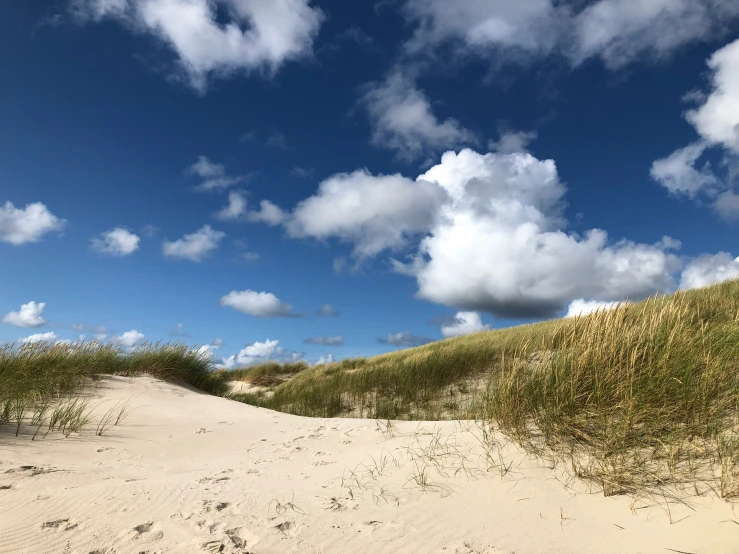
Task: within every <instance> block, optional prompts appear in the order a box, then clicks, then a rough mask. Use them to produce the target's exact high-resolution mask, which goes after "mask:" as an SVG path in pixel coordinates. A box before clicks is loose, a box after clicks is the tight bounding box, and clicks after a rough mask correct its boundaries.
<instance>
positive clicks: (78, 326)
mask: <svg viewBox="0 0 739 554" xmlns="http://www.w3.org/2000/svg"><path fill="white" fill-rule="evenodd" d="M70 327H71V328H72V329H73V330H74V331H77V332H78V333H82V332H89V333H99V334H100V333H105V332H106V331H107V329H106V328H105V327H104V326H102V325H84V324H82V323H73V324H72V325H70Z"/></svg>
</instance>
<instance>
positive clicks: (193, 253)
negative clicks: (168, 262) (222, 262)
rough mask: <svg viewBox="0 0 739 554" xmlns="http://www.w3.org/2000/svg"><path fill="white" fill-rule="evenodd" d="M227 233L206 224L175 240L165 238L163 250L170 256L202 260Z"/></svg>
mask: <svg viewBox="0 0 739 554" xmlns="http://www.w3.org/2000/svg"><path fill="white" fill-rule="evenodd" d="M225 236H226V233H223V232H221V231H215V230H213V229H211V227H210V225H204V226H203V227H201V228H200V229H198V230H197V231H195V232H194V233H191V234H189V235H184V236H183V237H182V238H181V239H178V240H175V241H168V240H165V241H164V242H163V243H162V252H163V254H164V255H165V256H167V257H169V258H183V259H186V260H191V261H193V262H201V261H203V259H204V258H205V257H206V256H207V255H208V254H209V253H210V252H212V251H213V250H215V249H216V248H218V243H219V242H220V241H221V239H223V237H225Z"/></svg>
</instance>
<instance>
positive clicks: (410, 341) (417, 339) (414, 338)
mask: <svg viewBox="0 0 739 554" xmlns="http://www.w3.org/2000/svg"><path fill="white" fill-rule="evenodd" d="M433 341H434V339H430V338H428V337H422V336H420V335H414V334H413V333H411V332H410V331H401V332H400V333H388V334H387V338H379V339H377V342H379V343H380V344H391V345H393V346H421V345H422V344H427V343H429V342H433Z"/></svg>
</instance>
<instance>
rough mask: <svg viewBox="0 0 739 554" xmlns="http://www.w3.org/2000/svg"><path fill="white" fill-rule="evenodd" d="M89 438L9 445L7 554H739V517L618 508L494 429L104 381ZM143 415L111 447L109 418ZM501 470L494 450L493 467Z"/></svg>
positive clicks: (3, 444) (1, 533)
mask: <svg viewBox="0 0 739 554" xmlns="http://www.w3.org/2000/svg"><path fill="white" fill-rule="evenodd" d="M93 395H94V399H93V404H94V405H95V406H96V409H95V412H94V415H93V419H92V422H93V424H92V425H91V426H90V427H88V428H87V429H85V430H83V432H82V433H81V435H79V436H75V435H72V436H71V437H70V438H67V439H64V438H60V437H59V436H58V434H50V435H49V436H48V437H47V438H46V439H44V440H42V441H39V440H36V441H31V440H30V437H19V438H16V437H15V436H12V435H11V434H9V431H8V432H7V433H6V434H3V435H0V552H3V553H6V552H7V553H28V554H38V553H44V552H48V553H59V552H68V553H84V554H91V553H93V552H94V553H107V554H112V553H120V554H123V553H128V552H132V553H140V552H147V553H150V554H153V553H164V552H227V553H237V552H238V553H247V552H250V553H253V554H267V553H293V552H294V553H298V552H300V553H318V552H321V553H346V552H351V553H353V554H359V553H363V552H367V553H377V552H393V553H397V552H402V553H405V552H408V553H411V552H418V553H431V552H438V553H440V554H441V553H445V554H446V553H449V554H457V553H463V554H472V553H486V554H490V553H513V552H515V553H517V554H523V553H540V552H547V553H584V552H601V553H637V552H644V553H647V552H649V553H651V552H669V551H670V550H672V551H682V552H695V553H708V552H711V553H727V554H728V553H735V552H737V548H739V523H738V522H739V516H737V515H735V514H734V513H733V511H732V507H733V505H732V504H730V503H727V502H725V501H723V500H720V499H717V498H716V497H715V496H713V495H712V494H705V495H702V496H699V497H694V498H689V499H686V500H685V503H667V502H666V501H665V500H662V501H660V500H659V499H656V500H655V499H637V500H636V501H634V499H632V498H628V497H624V496H618V497H608V498H606V497H603V496H602V495H601V494H590V493H588V490H587V487H586V485H585V484H584V483H581V482H578V481H576V480H575V481H572V480H570V481H567V480H566V479H565V477H564V476H563V474H561V473H559V472H558V470H554V469H551V468H549V467H542V465H541V463H537V462H536V461H535V460H533V459H530V458H527V457H526V456H524V455H523V454H521V453H520V452H519V451H518V450H517V449H516V448H515V447H514V446H513V445H511V444H508V443H505V442H503V441H502V439H500V440H501V445H502V447H501V454H502V458H497V456H498V454H497V453H496V454H495V456H496V459H495V460H488V461H486V459H485V456H484V453H485V450H484V448H483V447H482V446H481V443H480V442H479V440H478V439H480V437H481V429H480V428H478V427H475V426H474V425H469V424H460V423H455V422H452V421H447V422H439V423H435V422H429V423H420V424H419V423H417V422H397V423H394V424H392V425H391V426H390V427H387V425H386V424H378V422H376V421H373V420H357V419H311V418H304V417H296V416H290V415H286V414H283V413H277V412H272V411H269V410H265V409H261V408H255V407H252V406H248V405H244V404H241V403H238V402H233V401H230V400H226V399H223V398H217V397H213V396H209V395H206V394H201V393H199V392H197V391H194V390H189V389H186V388H183V387H179V386H177V385H173V384H170V383H166V382H163V381H159V380H156V379H154V378H152V377H148V376H141V377H135V378H123V377H105V378H104V379H103V382H102V384H101V385H100V386H99V387H98V388H97V389H96V390H95V391H94V393H93ZM127 399H132V401H131V406H132V407H134V408H135V409H134V410H133V411H132V412H131V413H130V415H129V416H128V418H127V419H126V420H125V421H124V422H123V423H122V424H121V425H119V426H116V427H113V428H111V429H110V430H109V431H108V432H107V433H106V435H105V436H96V435H95V434H94V427H95V425H94V424H95V422H96V421H97V419H99V417H100V416H101V414H103V413H104V412H105V411H106V409H107V408H109V407H110V406H112V405H113V404H114V403H115V402H117V401H120V400H127ZM496 452H497V450H496Z"/></svg>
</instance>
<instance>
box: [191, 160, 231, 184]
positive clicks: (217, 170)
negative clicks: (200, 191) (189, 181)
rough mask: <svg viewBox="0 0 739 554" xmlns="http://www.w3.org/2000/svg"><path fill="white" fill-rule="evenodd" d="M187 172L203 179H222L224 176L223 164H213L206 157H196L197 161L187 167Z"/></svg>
mask: <svg viewBox="0 0 739 554" xmlns="http://www.w3.org/2000/svg"><path fill="white" fill-rule="evenodd" d="M187 171H188V172H190V173H192V174H193V175H197V176H198V177H202V178H203V179H212V178H213V177H223V176H224V175H225V174H226V168H225V167H224V165H223V164H217V163H213V162H211V161H210V159H208V157H207V156H198V161H197V162H195V163H194V164H192V165H191V166H189V167H188V168H187Z"/></svg>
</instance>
